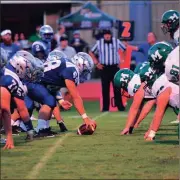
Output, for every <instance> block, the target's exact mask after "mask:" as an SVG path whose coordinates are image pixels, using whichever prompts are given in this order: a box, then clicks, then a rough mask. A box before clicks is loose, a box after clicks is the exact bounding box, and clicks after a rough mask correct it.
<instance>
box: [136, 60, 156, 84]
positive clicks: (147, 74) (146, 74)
mask: <svg viewBox="0 0 180 180" xmlns="http://www.w3.org/2000/svg"><path fill="white" fill-rule="evenodd" d="M139 76H140V78H141V82H145V83H146V85H147V86H152V84H153V83H154V82H155V80H156V79H157V77H158V74H157V73H156V72H155V71H154V70H153V69H152V68H151V67H150V64H149V63H147V64H146V65H144V66H143V67H142V68H141V70H140V71H139Z"/></svg>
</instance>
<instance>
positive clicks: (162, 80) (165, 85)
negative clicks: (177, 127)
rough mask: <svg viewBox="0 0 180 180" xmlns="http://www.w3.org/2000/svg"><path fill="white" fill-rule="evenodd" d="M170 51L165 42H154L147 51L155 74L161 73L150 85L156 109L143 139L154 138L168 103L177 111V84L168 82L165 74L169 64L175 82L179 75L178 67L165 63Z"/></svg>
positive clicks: (171, 50) (171, 49) (168, 45)
mask: <svg viewBox="0 0 180 180" xmlns="http://www.w3.org/2000/svg"><path fill="white" fill-rule="evenodd" d="M172 52H173V48H172V46H171V45H170V44H168V43H166V42H159V43H156V44H155V45H153V46H152V47H151V48H150V50H149V52H148V59H149V62H150V66H151V67H152V69H153V70H154V72H155V73H156V74H161V75H160V76H159V77H157V78H156V79H154V82H153V84H152V86H151V88H152V93H153V95H154V97H155V98H156V111H155V114H154V117H153V120H152V123H151V125H150V128H149V130H148V131H147V133H146V134H145V139H147V140H150V141H152V140H153V139H154V138H155V134H156V132H157V131H158V129H159V127H160V124H161V121H162V119H163V116H164V113H165V110H166V108H167V106H168V105H169V106H170V107H172V108H173V110H174V112H175V113H176V114H177V115H178V113H179V86H178V85H176V84H175V83H172V82H170V81H169V76H167V74H166V69H167V66H170V67H169V68H168V69H170V74H172V75H173V76H174V75H175V76H174V78H173V80H176V81H175V82H177V80H178V79H177V77H178V76H179V67H177V68H176V69H173V67H174V66H175V65H173V64H172V63H171V64H167V63H166V61H167V60H169V55H171V53H172ZM171 77H172V76H171ZM173 82H174V81H173ZM179 122H180V121H179Z"/></svg>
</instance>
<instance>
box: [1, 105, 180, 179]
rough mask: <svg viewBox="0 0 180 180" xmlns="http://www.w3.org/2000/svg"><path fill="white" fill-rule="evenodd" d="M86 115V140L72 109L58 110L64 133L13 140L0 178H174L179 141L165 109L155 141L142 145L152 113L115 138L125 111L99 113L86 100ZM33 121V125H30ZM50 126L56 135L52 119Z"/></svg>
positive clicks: (3, 155) (170, 114) (5, 153)
mask: <svg viewBox="0 0 180 180" xmlns="http://www.w3.org/2000/svg"><path fill="white" fill-rule="evenodd" d="M85 107H86V109H87V113H88V115H90V116H91V117H92V118H95V119H96V121H97V125H98V127H97V130H96V132H95V133H94V134H93V135H92V136H78V135H76V129H77V127H78V126H79V125H80V124H81V122H82V121H81V118H79V117H78V114H77V113H76V111H75V110H74V109H72V110H71V111H68V112H63V117H64V120H65V123H66V125H67V127H68V129H69V132H68V133H64V134H61V135H59V136H57V137H54V138H47V139H43V140H34V141H33V142H28V143H27V142H25V140H24V138H25V136H26V134H25V133H22V135H20V136H16V137H14V139H15V149H13V150H6V151H4V150H1V179H178V178H179V172H180V171H179V168H180V167H179V158H178V156H179V153H180V149H179V141H178V137H177V125H171V124H170V121H172V120H175V119H176V116H175V114H174V113H173V112H172V110H171V109H169V110H168V111H167V112H166V114H165V117H164V120H163V123H162V125H161V129H160V130H159V132H158V134H157V137H156V141H155V142H145V141H144V139H143V136H144V133H145V132H146V130H147V129H148V126H149V123H150V120H151V119H152V116H153V113H150V114H149V116H148V117H147V118H146V119H145V120H144V122H142V124H141V125H140V127H139V129H136V130H135V131H134V134H133V135H128V136H120V131H121V130H122V129H123V127H124V125H125V121H126V117H127V113H128V112H127V111H126V112H113V113H104V114H103V113H100V112H99V104H98V102H86V103H85ZM36 123H37V122H36V121H35V122H34V125H36ZM51 127H52V128H53V130H56V131H58V129H59V128H58V126H57V125H56V122H55V120H52V122H51Z"/></svg>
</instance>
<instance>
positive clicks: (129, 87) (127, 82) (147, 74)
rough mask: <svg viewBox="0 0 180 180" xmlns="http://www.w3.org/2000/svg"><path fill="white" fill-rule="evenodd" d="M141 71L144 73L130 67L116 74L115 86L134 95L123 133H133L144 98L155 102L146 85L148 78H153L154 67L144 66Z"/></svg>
mask: <svg viewBox="0 0 180 180" xmlns="http://www.w3.org/2000/svg"><path fill="white" fill-rule="evenodd" d="M141 71H142V73H141V75H139V74H135V73H134V72H133V71H131V70H129V69H122V70H119V71H118V72H117V73H116V74H115V76H114V83H115V86H116V87H117V88H119V89H123V90H124V91H126V92H128V94H129V95H130V96H131V97H133V103H132V105H131V107H130V109H129V113H128V118H127V122H126V126H125V128H124V130H123V131H122V132H121V135H126V134H130V133H132V130H133V127H134V125H135V123H136V121H137V118H138V116H139V114H140V112H141V109H142V108H143V106H144V102H143V100H148V101H150V102H151V103H154V98H153V96H152V94H151V91H150V89H149V88H148V87H147V86H146V81H147V78H151V74H152V72H151V71H152V69H151V68H150V67H149V66H144V68H143V69H142V70H141ZM148 103H149V102H148Z"/></svg>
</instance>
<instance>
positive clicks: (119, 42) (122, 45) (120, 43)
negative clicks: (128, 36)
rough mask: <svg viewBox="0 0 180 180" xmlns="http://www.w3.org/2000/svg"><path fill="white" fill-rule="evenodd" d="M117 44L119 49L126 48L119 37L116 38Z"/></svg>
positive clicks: (123, 49)
mask: <svg viewBox="0 0 180 180" xmlns="http://www.w3.org/2000/svg"><path fill="white" fill-rule="evenodd" d="M117 46H118V49H121V50H122V51H125V50H126V46H125V45H124V44H123V43H122V42H121V41H120V40H119V39H117Z"/></svg>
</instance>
